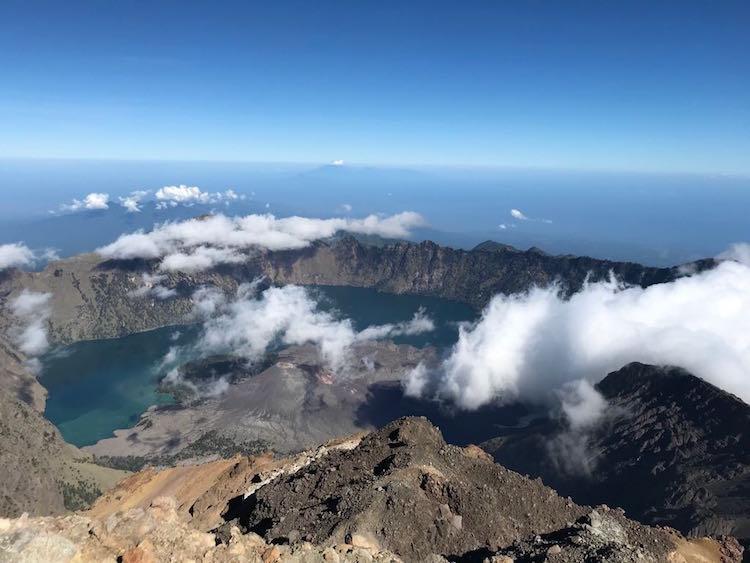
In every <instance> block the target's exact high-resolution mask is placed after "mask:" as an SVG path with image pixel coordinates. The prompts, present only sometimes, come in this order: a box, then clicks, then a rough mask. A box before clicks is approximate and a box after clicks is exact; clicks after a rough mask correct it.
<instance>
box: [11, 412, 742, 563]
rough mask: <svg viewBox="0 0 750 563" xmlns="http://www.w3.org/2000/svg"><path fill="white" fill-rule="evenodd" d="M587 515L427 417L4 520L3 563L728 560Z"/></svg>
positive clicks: (140, 476) (732, 551)
mask: <svg viewBox="0 0 750 563" xmlns="http://www.w3.org/2000/svg"><path fill="white" fill-rule="evenodd" d="M741 557H742V555H741V548H740V547H739V544H737V542H736V541H734V540H733V539H731V538H722V539H708V538H703V539H690V540H688V539H685V538H684V537H682V536H681V535H680V534H679V533H678V532H676V531H674V530H671V529H668V528H661V527H649V526H645V525H642V524H639V523H637V522H635V521H633V520H630V519H628V518H626V517H625V516H624V514H623V513H622V511H620V510H617V509H610V508H608V507H606V506H600V507H597V508H596V509H591V508H589V507H585V506H580V505H577V504H575V503H574V502H572V501H571V500H570V499H566V498H562V497H560V496H559V495H557V494H556V493H555V491H553V490H552V489H550V488H548V487H546V486H544V485H543V484H542V483H541V482H540V481H538V480H531V479H528V478H526V477H523V476H521V475H519V474H517V473H515V472H513V471H510V470H508V469H505V468H504V467H502V466H500V465H497V464H496V463H494V462H493V461H492V460H491V459H490V458H489V456H488V455H487V454H485V453H484V452H483V451H482V450H480V449H479V448H476V447H473V446H470V447H467V448H459V447H455V446H451V445H448V444H446V443H445V441H444V440H443V438H442V435H441V433H440V431H439V430H438V429H437V428H435V427H434V426H432V425H431V424H430V423H429V422H428V421H427V420H426V419H423V418H405V419H400V420H398V421H395V422H393V423H391V424H389V425H387V426H385V427H384V428H382V429H380V430H379V431H377V432H373V433H370V434H366V435H364V436H362V435H359V436H353V437H351V438H348V439H345V440H340V441H337V442H333V443H329V444H326V445H324V446H321V447H320V448H318V449H316V450H311V451H308V452H303V453H301V454H298V455H296V456H291V457H286V458H274V457H272V456H270V455H264V456H257V457H250V458H247V457H241V458H240V457H238V458H234V459H232V460H220V461H216V462H211V463H206V464H202V465H195V466H185V467H175V468H170V469H166V470H163V471H157V470H155V469H146V470H144V471H142V472H140V473H137V474H135V475H132V476H131V477H129V478H127V479H125V480H124V481H123V482H122V483H121V484H120V485H119V486H118V487H116V488H115V489H114V490H112V491H110V492H109V493H107V494H106V495H104V496H103V497H102V498H100V499H99V501H97V503H96V504H95V505H94V507H93V508H92V509H91V510H89V511H88V512H85V513H78V514H73V515H67V516H58V517H45V518H28V517H21V518H18V519H14V520H0V561H122V562H124V563H128V562H131V563H132V562H135V561H139V562H146V561H186V560H192V561H216V562H219V561H258V562H260V561H262V562H264V563H269V562H271V561H329V562H330V561H362V562H364V561H384V562H385V561H405V562H412V561H414V562H416V561H420V562H421V561H432V562H434V563H438V562H445V561H464V562H466V561H480V562H482V561H488V562H502V563H510V562H512V561H519V562H520V561H552V562H555V561H557V562H573V561H576V562H578V561H613V562H631V561H632V562H635V561H639V562H657V561H673V562H691V563H692V562H696V563H697V562H716V563H718V562H722V561H723V562H733V561H740V560H741Z"/></svg>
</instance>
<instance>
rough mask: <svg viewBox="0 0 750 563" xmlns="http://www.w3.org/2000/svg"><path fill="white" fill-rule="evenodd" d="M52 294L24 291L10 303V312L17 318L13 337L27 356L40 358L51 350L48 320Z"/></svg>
mask: <svg viewBox="0 0 750 563" xmlns="http://www.w3.org/2000/svg"><path fill="white" fill-rule="evenodd" d="M51 297H52V294H51V293H38V292H34V291H27V290H24V291H22V292H21V293H20V294H19V295H17V296H16V297H15V298H14V299H13V300H11V302H10V310H11V312H12V313H13V315H14V316H15V318H16V325H15V326H13V327H12V329H11V332H12V336H13V338H14V340H15V342H16V344H17V345H18V348H19V349H20V350H21V351H22V352H23V353H24V354H26V355H27V356H38V355H40V354H43V353H44V352H46V351H47V349H48V348H49V341H48V340H47V326H46V324H47V319H49V316H50V308H49V300H50V298H51Z"/></svg>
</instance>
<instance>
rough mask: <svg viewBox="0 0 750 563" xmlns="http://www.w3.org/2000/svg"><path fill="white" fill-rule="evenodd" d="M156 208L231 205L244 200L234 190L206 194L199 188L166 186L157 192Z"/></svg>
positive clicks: (182, 185)
mask: <svg viewBox="0 0 750 563" xmlns="http://www.w3.org/2000/svg"><path fill="white" fill-rule="evenodd" d="M155 195H156V200H157V204H156V208H157V209H166V208H167V207H177V206H178V205H186V206H191V205H195V204H216V203H221V202H223V203H226V204H228V203H230V202H232V201H235V200H237V199H243V196H240V195H238V194H237V192H235V191H234V190H231V189H229V190H226V191H223V192H206V191H203V190H201V189H200V188H199V187H197V186H186V185H184V184H180V185H179V186H164V187H163V188H160V189H159V190H157V192H156V194H155Z"/></svg>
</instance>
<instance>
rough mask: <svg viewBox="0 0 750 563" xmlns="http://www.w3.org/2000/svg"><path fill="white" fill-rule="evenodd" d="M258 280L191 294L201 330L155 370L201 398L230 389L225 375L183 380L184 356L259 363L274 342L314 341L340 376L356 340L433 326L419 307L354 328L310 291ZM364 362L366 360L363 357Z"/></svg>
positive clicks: (432, 327)
mask: <svg viewBox="0 0 750 563" xmlns="http://www.w3.org/2000/svg"><path fill="white" fill-rule="evenodd" d="M260 284H261V280H256V281H254V282H253V283H247V284H242V285H240V286H239V288H238V289H237V293H236V295H235V296H234V297H233V298H232V299H227V297H226V296H225V295H224V294H223V293H222V292H220V291H219V290H217V289H215V288H208V287H207V288H202V289H199V290H197V291H196V292H195V293H194V294H193V298H192V299H193V314H194V318H195V319H196V320H202V321H203V328H202V330H201V333H200V335H199V337H198V339H197V341H196V343H195V344H193V345H191V346H190V349H186V348H180V347H177V346H174V347H172V348H171V349H170V351H169V353H168V354H167V355H166V356H165V357H164V359H163V361H162V363H161V365H160V366H159V371H163V370H165V369H166V370H168V371H167V375H166V376H165V378H164V381H165V383H167V384H171V385H184V386H186V387H188V388H190V389H191V390H192V391H193V392H194V393H195V394H196V395H199V396H203V397H206V396H216V395H218V394H221V393H223V392H224V391H226V389H227V388H228V385H229V383H228V381H227V377H226V376H222V377H219V378H214V379H208V380H206V381H203V382H201V383H200V384H197V383H195V382H191V381H187V380H186V379H185V378H184V377H183V376H182V374H181V372H180V368H179V364H180V363H181V362H183V361H184V360H185V358H190V357H192V358H195V357H207V356H212V355H215V354H231V355H233V356H237V357H240V358H243V359H244V360H246V361H247V362H248V363H249V364H257V363H258V362H260V361H261V360H262V359H263V358H264V357H265V356H266V354H267V353H268V352H269V351H270V350H272V349H274V348H275V347H277V346H289V345H303V344H312V345H314V346H316V347H317V349H318V351H319V353H320V357H321V359H322V360H323V363H324V364H325V365H326V366H327V367H328V368H330V369H331V371H333V372H334V374H336V375H338V376H341V375H343V373H344V371H345V369H346V367H347V365H348V364H349V361H350V359H351V358H350V352H351V348H352V346H353V345H354V344H356V343H357V342H364V341H371V340H380V339H385V338H393V337H395V336H400V335H413V334H421V333H425V332H430V331H432V330H434V328H435V324H434V323H433V321H432V319H430V318H429V317H428V316H427V313H426V311H425V310H422V309H420V310H419V311H417V312H416V313H415V314H414V316H413V317H412V318H411V319H410V320H408V321H405V322H400V323H389V324H384V325H373V326H369V327H367V328H365V329H363V330H361V331H357V330H356V329H355V327H354V324H353V322H352V321H351V319H345V318H339V317H338V316H337V315H336V314H335V312H330V311H324V310H321V309H320V308H319V307H318V302H317V301H316V299H315V296H314V294H313V293H311V292H310V291H308V290H307V289H305V288H303V287H299V286H293V285H287V286H283V287H271V288H268V289H265V290H264V291H261V290H260ZM365 364H366V361H365Z"/></svg>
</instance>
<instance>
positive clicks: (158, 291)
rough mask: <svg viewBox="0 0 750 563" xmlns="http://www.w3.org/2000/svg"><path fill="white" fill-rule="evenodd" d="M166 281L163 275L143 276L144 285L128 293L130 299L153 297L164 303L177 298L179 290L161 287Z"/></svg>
mask: <svg viewBox="0 0 750 563" xmlns="http://www.w3.org/2000/svg"><path fill="white" fill-rule="evenodd" d="M165 279H166V276H163V275H158V274H157V275H152V274H142V275H141V283H142V285H141V286H140V287H139V288H137V289H134V290H132V291H130V292H128V297H132V298H137V299H143V298H146V297H151V298H154V299H159V300H162V301H163V300H165V299H170V298H172V297H176V296H177V290H175V289H174V288H171V287H164V286H163V285H161V282H163V281H164V280H165Z"/></svg>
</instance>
